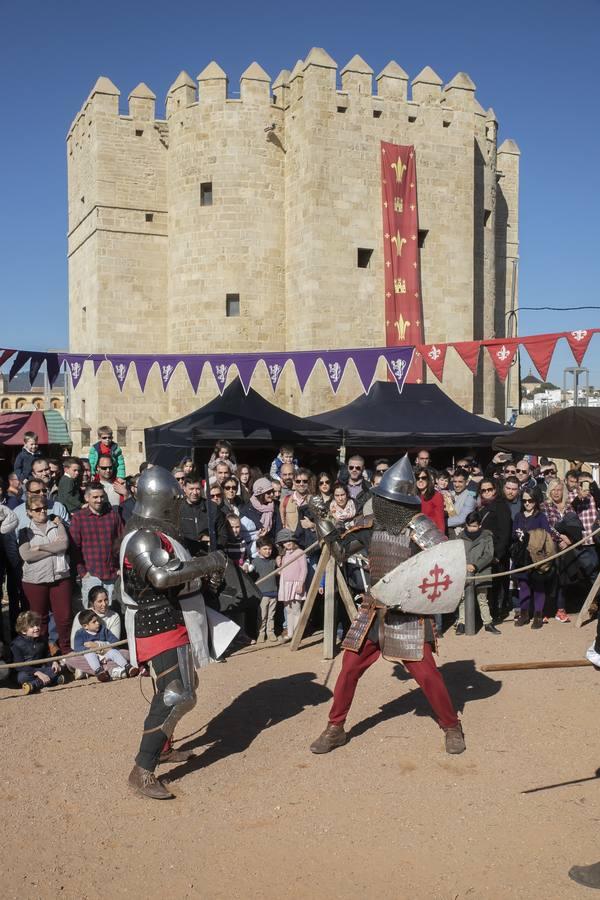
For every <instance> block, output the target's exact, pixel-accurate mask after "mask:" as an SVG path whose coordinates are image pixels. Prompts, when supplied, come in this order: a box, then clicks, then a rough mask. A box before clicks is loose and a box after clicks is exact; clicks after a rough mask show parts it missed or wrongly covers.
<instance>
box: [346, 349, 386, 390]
mask: <svg viewBox="0 0 600 900" xmlns="http://www.w3.org/2000/svg"><path fill="white" fill-rule="evenodd" d="M350 359H351V360H353V362H354V365H355V366H356V371H357V372H358V377H359V378H360V382H361V384H362V386H363V390H364V392H365V394H368V393H369V388H370V387H371V385H372V384H373V379H374V377H375V370H376V369H377V363H378V362H379V350H354V351H353V353H352V355H351V356H350Z"/></svg>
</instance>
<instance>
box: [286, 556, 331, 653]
mask: <svg viewBox="0 0 600 900" xmlns="http://www.w3.org/2000/svg"><path fill="white" fill-rule="evenodd" d="M330 556H331V554H330V552H329V547H328V546H327V544H323V548H322V550H321V556H320V559H319V562H318V563H317V568H316V569H315V574H314V575H313V580H312V581H311V583H310V587H309V589H308V594H307V595H306V600H305V601H304V606H303V608H302V612H301V613H300V618H299V619H298V624H297V625H296V630H295V631H294V636H293V637H292V642H291V644H290V650H297V649H298V647H299V646H300V641H301V640H302V638H303V637H304V632H305V630H306V625H307V622H308V618H309V616H310V614H311V612H312V608H313V606H314V605H315V597H316V596H317V593H318V590H319V587H320V584H321V578H322V577H323V572H324V571H325V569H326V567H327V563H328V562H329V557H330Z"/></svg>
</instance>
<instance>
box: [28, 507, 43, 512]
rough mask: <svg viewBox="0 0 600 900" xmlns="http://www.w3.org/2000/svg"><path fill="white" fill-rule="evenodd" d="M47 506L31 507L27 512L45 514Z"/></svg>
mask: <svg viewBox="0 0 600 900" xmlns="http://www.w3.org/2000/svg"><path fill="white" fill-rule="evenodd" d="M47 509H48V507H47V506H32V507H31V508H30V510H29V512H46V510H47Z"/></svg>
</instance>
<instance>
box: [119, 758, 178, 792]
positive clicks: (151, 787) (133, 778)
mask: <svg viewBox="0 0 600 900" xmlns="http://www.w3.org/2000/svg"><path fill="white" fill-rule="evenodd" d="M128 781H129V786H130V787H132V788H133V789H134V790H135V791H137V792H138V794H141V795H142V797H150V799H151V800H173V798H174V794H172V793H171V792H170V791H168V790H167V789H166V787H165V786H164V785H163V784H162V783H161V782H160V781H159V780H158V778H157V777H156V776H155V774H154V772H150V771H149V769H142V768H141V766H137V765H136V766H134V767H133V769H132V770H131V772H130V773H129V779H128Z"/></svg>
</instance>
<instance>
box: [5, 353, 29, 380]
mask: <svg viewBox="0 0 600 900" xmlns="http://www.w3.org/2000/svg"><path fill="white" fill-rule="evenodd" d="M30 358H31V353H28V352H27V350H19V352H18V353H17V355H16V356H15V358H14V361H13V364H12V366H11V367H10V372H9V373H8V380H9V381H12V380H13V378H14V377H15V375H16V374H17V373H18V372H20V371H21V369H22V368H23V366H24V365H25V363H26V362H28V360H29V359H30Z"/></svg>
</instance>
